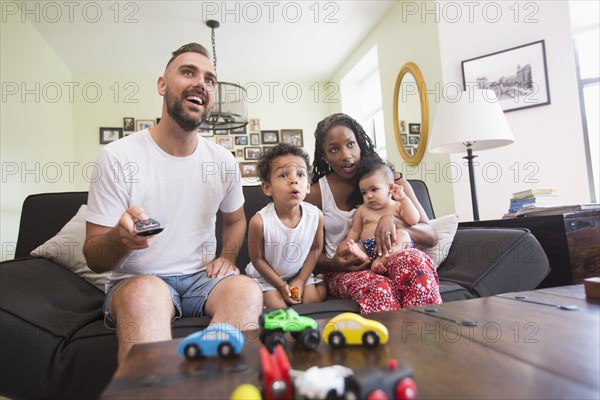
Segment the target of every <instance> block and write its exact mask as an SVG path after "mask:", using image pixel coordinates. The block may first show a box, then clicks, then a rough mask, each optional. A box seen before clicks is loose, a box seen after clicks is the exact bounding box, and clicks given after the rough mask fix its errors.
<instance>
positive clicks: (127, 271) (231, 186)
mask: <svg viewBox="0 0 600 400" xmlns="http://www.w3.org/2000/svg"><path fill="white" fill-rule="evenodd" d="M243 204H244V195H243V192H242V186H241V183H240V176H239V169H238V166H237V164H236V162H235V159H234V157H233V156H232V154H231V153H230V152H229V151H227V150H226V149H225V148H223V147H221V146H219V145H217V144H215V143H212V142H209V141H208V140H206V139H204V138H203V137H200V136H198V146H197V148H196V149H195V150H194V152H193V153H192V154H191V155H189V156H186V157H174V156H171V155H169V154H167V153H165V152H164V151H163V150H162V149H161V148H160V147H159V146H158V145H157V144H156V143H155V142H154V140H153V139H152V137H151V136H150V132H149V131H148V130H147V129H145V130H143V131H140V132H136V133H134V134H132V135H129V136H127V137H125V138H123V139H119V140H117V141H115V142H112V143H110V144H108V145H107V146H105V147H104V149H103V150H102V151H101V152H100V154H99V155H98V158H97V160H96V169H95V174H94V177H93V178H92V182H91V184H90V192H89V197H88V209H87V220H88V221H89V222H92V223H94V224H98V225H102V226H107V227H113V226H115V225H116V224H117V223H118V221H119V218H120V217H121V215H122V214H123V212H124V211H125V210H126V209H127V208H128V207H129V206H133V205H135V206H139V207H142V208H143V209H144V211H145V212H146V214H147V215H148V216H149V217H150V218H154V219H155V220H157V221H159V222H160V223H161V224H162V225H163V226H164V228H165V230H164V231H163V232H162V233H159V234H158V235H156V237H155V238H154V240H153V241H152V242H151V244H150V247H149V248H147V249H143V250H137V251H133V252H131V254H130V255H129V256H128V257H126V259H125V260H123V262H122V263H121V264H120V265H117V267H116V268H115V269H114V270H113V274H112V277H111V279H118V278H121V277H125V276H130V275H133V274H156V275H183V274H191V273H194V272H198V271H199V270H200V269H201V268H202V267H204V266H205V265H206V264H208V263H209V262H211V261H212V260H213V259H215V257H216V254H215V253H216V238H215V222H216V214H217V210H221V211H223V212H225V213H228V212H233V211H236V210H238V209H239V208H240V207H241V206H242V205H243ZM219 239H220V238H219ZM240 245H241V244H240Z"/></svg>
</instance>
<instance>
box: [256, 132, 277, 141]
mask: <svg viewBox="0 0 600 400" xmlns="http://www.w3.org/2000/svg"><path fill="white" fill-rule="evenodd" d="M260 135H261V137H262V143H263V144H277V143H279V131H260Z"/></svg>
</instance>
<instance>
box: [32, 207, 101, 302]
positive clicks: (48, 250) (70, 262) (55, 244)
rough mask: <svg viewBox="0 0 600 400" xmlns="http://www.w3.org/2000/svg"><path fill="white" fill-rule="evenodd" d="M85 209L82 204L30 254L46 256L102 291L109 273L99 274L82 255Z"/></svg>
mask: <svg viewBox="0 0 600 400" xmlns="http://www.w3.org/2000/svg"><path fill="white" fill-rule="evenodd" d="M86 210H87V206H86V205H85V204H84V205H82V206H81V207H80V208H79V210H78V211H77V214H75V216H74V217H73V218H71V220H70V221H69V222H67V224H66V225H65V226H63V228H62V229H61V230H60V232H58V233H57V234H56V236H54V237H53V238H51V239H49V240H48V241H47V242H46V243H44V244H43V245H41V246H39V247H38V248H36V249H35V250H33V251H32V252H31V255H32V256H35V257H43V258H47V259H50V260H52V261H54V262H56V263H58V264H60V265H62V266H63V267H65V268H66V269H68V270H69V271H71V272H73V273H75V274H77V275H79V276H80V277H82V278H83V279H85V280H86V281H88V282H89V283H91V284H92V285H94V286H96V287H97V288H98V289H100V290H102V291H103V292H104V283H105V282H106V280H107V279H108V277H109V276H110V274H111V273H110V272H103V273H100V274H99V273H96V272H94V271H92V270H91V269H89V268H88V266H87V262H86V260H85V257H84V256H83V242H84V240H85V214H86Z"/></svg>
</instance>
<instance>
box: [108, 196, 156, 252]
mask: <svg viewBox="0 0 600 400" xmlns="http://www.w3.org/2000/svg"><path fill="white" fill-rule="evenodd" d="M145 219H148V215H147V214H146V212H145V211H144V209H143V208H141V207H136V206H132V207H129V208H128V209H127V210H125V212H124V213H123V215H121V218H120V219H119V223H118V224H117V226H116V228H117V230H118V234H119V239H120V241H121V243H122V244H123V246H125V248H126V249H127V250H141V249H146V248H148V247H150V242H151V241H152V239H154V237H155V236H156V235H152V236H145V237H142V236H137V235H136V234H135V229H134V224H135V222H136V221H143V220H145Z"/></svg>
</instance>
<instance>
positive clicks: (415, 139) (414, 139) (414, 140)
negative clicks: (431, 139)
mask: <svg viewBox="0 0 600 400" xmlns="http://www.w3.org/2000/svg"><path fill="white" fill-rule="evenodd" d="M419 139H421V137H420V136H419V135H408V144H410V145H411V146H419Z"/></svg>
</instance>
